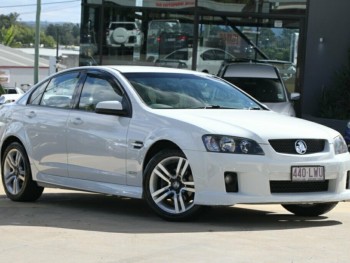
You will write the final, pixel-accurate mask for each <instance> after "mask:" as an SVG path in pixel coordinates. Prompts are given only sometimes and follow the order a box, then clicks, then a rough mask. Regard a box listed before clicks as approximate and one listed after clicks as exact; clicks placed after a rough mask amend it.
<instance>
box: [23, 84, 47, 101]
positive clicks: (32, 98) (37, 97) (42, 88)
mask: <svg viewBox="0 0 350 263" xmlns="http://www.w3.org/2000/svg"><path fill="white" fill-rule="evenodd" d="M47 83H48V81H45V82H44V83H42V84H41V85H40V86H39V87H37V88H36V89H35V91H34V92H33V93H32V95H31V96H30V98H29V101H28V104H32V105H39V104H40V100H41V97H42V95H43V93H44V91H45V88H46V86H47Z"/></svg>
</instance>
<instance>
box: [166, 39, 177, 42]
mask: <svg viewBox="0 0 350 263" xmlns="http://www.w3.org/2000/svg"><path fill="white" fill-rule="evenodd" d="M167 41H168V42H174V41H175V38H168V39H167Z"/></svg>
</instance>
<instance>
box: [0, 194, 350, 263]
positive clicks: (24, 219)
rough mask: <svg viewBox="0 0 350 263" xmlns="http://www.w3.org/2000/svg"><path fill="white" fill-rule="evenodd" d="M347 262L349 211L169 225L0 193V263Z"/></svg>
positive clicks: (249, 211)
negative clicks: (16, 199)
mask: <svg viewBox="0 0 350 263" xmlns="http://www.w3.org/2000/svg"><path fill="white" fill-rule="evenodd" d="M349 261H350V203H340V204H339V205H338V206H337V207H336V208H335V209H334V210H333V211H331V212H330V213H328V214H326V215H325V216H322V217H317V218H305V217H296V216H293V215H292V214H290V213H288V212H287V211H286V210H284V209H283V208H282V207H281V206H279V205H264V206H256V205H254V206H253V205H250V206H246V205H239V206H238V205H237V206H234V207H220V208H212V209H209V210H208V211H207V212H206V213H205V214H204V215H202V217H201V218H199V219H198V220H197V221H195V222H187V223H171V222H166V221H163V220H161V219H159V218H158V217H157V216H155V215H154V214H153V212H152V211H150V209H149V208H148V207H147V205H146V203H145V202H144V201H141V200H132V199H127V198H118V197H110V196H103V195H98V194H90V193H82V192H74V191H66V190H55V189H46V190H45V192H44V194H43V196H42V197H41V198H40V199H39V201H38V202H36V203H16V202H12V201H10V200H8V199H7V198H6V197H5V194H4V192H3V190H2V188H1V190H0V262H11V263H17V262H26V263H32V262H33V263H34V262H35V263H38V262H50V263H55V262H64V263H70V262H78V263H79V262H84V263H89V262H152V263H153V262H249V263H250V262H266V263H271V262H278V263H280V262H288V263H291V262H293V263H298V262H317V263H321V262H326V263H332V262H337V263H341V262H344V263H345V262H346V263H348V262H349Z"/></svg>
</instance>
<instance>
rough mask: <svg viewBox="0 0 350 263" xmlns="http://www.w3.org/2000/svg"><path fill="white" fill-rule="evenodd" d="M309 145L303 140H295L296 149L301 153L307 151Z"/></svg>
mask: <svg viewBox="0 0 350 263" xmlns="http://www.w3.org/2000/svg"><path fill="white" fill-rule="evenodd" d="M306 150H307V145H306V143H305V142H304V141H303V140H297V141H296V142H295V151H296V152H297V153H299V154H304V153H306Z"/></svg>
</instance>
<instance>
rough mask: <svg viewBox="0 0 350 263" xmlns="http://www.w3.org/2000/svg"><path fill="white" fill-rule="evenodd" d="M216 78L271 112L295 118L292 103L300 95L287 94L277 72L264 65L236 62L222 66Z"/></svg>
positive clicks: (268, 65) (271, 67)
mask: <svg viewBox="0 0 350 263" xmlns="http://www.w3.org/2000/svg"><path fill="white" fill-rule="evenodd" d="M218 76H219V77H221V78H223V79H225V80H227V81H229V82H231V83H232V84H234V85H236V86H237V87H239V88H240V89H242V90H244V91H245V92H247V93H248V94H250V95H252V96H253V97H254V98H256V99H257V100H259V101H260V102H262V103H264V104H265V105H266V106H268V107H269V108H270V109H272V110H273V111H276V112H278V113H281V114H285V115H289V116H295V110H294V105H293V102H294V101H296V100H298V99H299V98H300V93H297V92H293V93H289V92H288V90H287V89H286V87H285V85H284V82H283V79H282V77H281V75H280V73H279V70H278V69H277V68H276V67H275V66H273V65H270V64H266V63H251V62H237V63H229V64H226V65H224V66H223V67H222V68H221V69H220V71H219V73H218Z"/></svg>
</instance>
